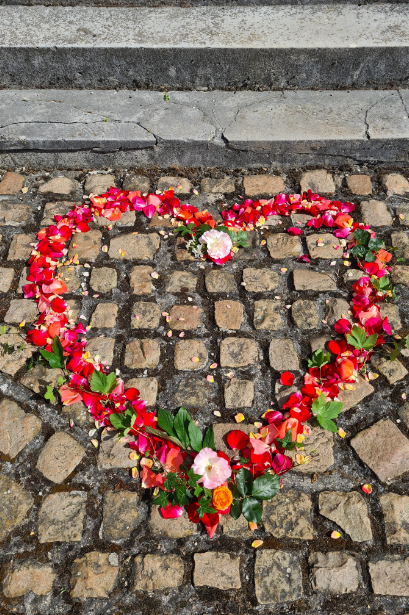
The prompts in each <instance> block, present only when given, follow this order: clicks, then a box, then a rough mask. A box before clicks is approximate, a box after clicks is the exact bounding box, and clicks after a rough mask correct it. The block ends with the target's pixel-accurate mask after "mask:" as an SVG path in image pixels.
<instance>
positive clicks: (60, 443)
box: [37, 431, 85, 483]
mask: <svg viewBox="0 0 409 615" xmlns="http://www.w3.org/2000/svg"><path fill="white" fill-rule="evenodd" d="M84 455H85V449H84V448H83V447H82V446H81V444H79V442H77V441H76V440H75V439H74V438H73V437H72V436H69V435H68V434H66V433H64V432H63V431H59V432H57V433H55V434H54V435H53V436H51V438H50V439H49V440H48V441H47V443H46V445H45V446H44V448H42V449H41V451H40V454H39V456H38V460H37V470H39V471H40V472H41V473H42V474H43V475H44V476H45V477H46V478H48V480H50V481H52V482H53V483H62V482H63V481H64V480H65V479H66V478H67V477H68V476H69V475H70V474H71V472H73V471H74V470H75V468H76V467H77V465H78V464H79V463H80V461H81V460H82V458H83V457H84Z"/></svg>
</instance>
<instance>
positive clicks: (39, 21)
mask: <svg viewBox="0 0 409 615" xmlns="http://www.w3.org/2000/svg"><path fill="white" fill-rule="evenodd" d="M169 33H171V36H170V35H169ZM408 63H409V5H407V4H397V5H391V4H376V5H374V4H372V5H366V6H356V5H350V4H332V5H309V6H299V5H298V6H262V7H243V6H240V7H228V8H226V7H193V8H170V7H167V8H154V9H150V8H116V7H92V8H91V7H45V6H34V7H26V6H2V7H0V64H1V67H2V70H1V72H0V87H27V88H30V87H34V88H35V87H61V88H101V89H103V88H116V87H119V88H148V89H155V88H169V89H186V88H193V89H195V88H202V87H205V88H211V89H217V88H222V89H224V88H226V89H230V90H234V89H242V88H245V89H258V88H260V87H264V88H269V89H282V88H283V89H287V88H303V89H308V88H324V89H331V88H350V87H354V88H368V87H377V88H387V87H395V86H402V85H404V84H405V83H407V82H408V79H407V77H402V76H405V75H407V70H406V68H407V65H408ZM402 80H403V81H402Z"/></svg>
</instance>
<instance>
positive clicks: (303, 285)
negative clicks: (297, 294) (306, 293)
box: [293, 269, 337, 291]
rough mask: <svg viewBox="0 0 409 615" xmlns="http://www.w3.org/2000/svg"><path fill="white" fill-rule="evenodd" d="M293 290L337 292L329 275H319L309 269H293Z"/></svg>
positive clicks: (334, 283)
mask: <svg viewBox="0 0 409 615" xmlns="http://www.w3.org/2000/svg"><path fill="white" fill-rule="evenodd" d="M293 280H294V288H295V290H320V291H324V290H337V285H336V282H335V280H334V278H333V277H332V275H330V274H329V273H319V272H318V271H311V270H310V269H295V271H294V272H293Z"/></svg>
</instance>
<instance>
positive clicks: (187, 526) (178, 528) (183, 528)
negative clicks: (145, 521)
mask: <svg viewBox="0 0 409 615" xmlns="http://www.w3.org/2000/svg"><path fill="white" fill-rule="evenodd" d="M149 529H150V530H151V532H152V533H153V534H154V535H157V536H166V537H167V538H185V537H187V536H194V535H195V534H197V525H195V524H194V523H192V522H191V521H190V520H189V517H188V516H187V513H186V512H184V513H183V514H182V515H181V516H180V517H178V518H177V519H164V518H163V517H162V515H161V513H160V511H159V508H158V507H157V506H152V507H151V514H150V518H149Z"/></svg>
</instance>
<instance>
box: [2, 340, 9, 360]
mask: <svg viewBox="0 0 409 615" xmlns="http://www.w3.org/2000/svg"><path fill="white" fill-rule="evenodd" d="M8 351H9V344H8V342H6V343H5V344H4V348H3V357H4V356H5V355H6V354H7V353H8Z"/></svg>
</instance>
